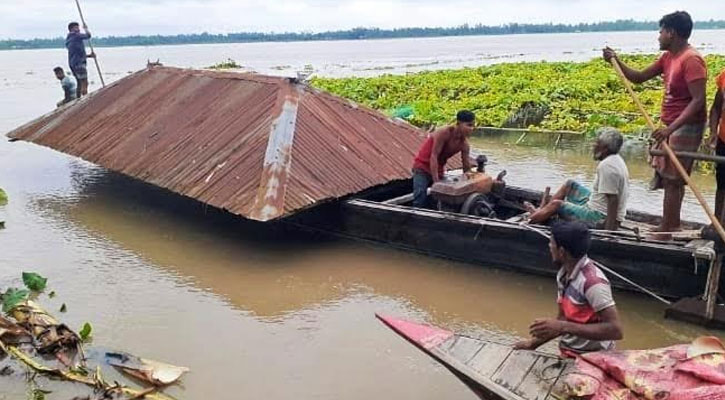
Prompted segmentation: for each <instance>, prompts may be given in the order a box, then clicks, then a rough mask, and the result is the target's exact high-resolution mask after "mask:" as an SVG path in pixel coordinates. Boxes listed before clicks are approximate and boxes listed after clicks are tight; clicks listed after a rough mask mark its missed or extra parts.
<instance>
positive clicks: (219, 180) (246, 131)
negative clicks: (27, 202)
mask: <svg viewBox="0 0 725 400" xmlns="http://www.w3.org/2000/svg"><path fill="white" fill-rule="evenodd" d="M8 136H9V137H11V138H14V139H20V140H25V141H29V142H33V143H37V144H39V145H43V146H47V147H50V148H53V149H55V150H58V151H61V152H63V153H67V154H70V155H73V156H77V157H80V158H82V159H84V160H87V161H90V162H92V163H95V164H98V165H100V166H102V167H105V168H107V169H110V170H113V171H117V172H120V173H123V174H125V175H129V176H132V177H134V178H138V179H140V180H143V181H145V182H148V183H151V184H153V185H156V186H160V187H163V188H166V189H168V190H171V191H173V192H176V193H179V194H181V195H184V196H188V197H192V198H194V199H197V200H199V201H201V202H203V203H206V204H209V205H212V206H214V207H218V208H221V209H225V210H227V211H229V212H232V213H234V214H237V215H240V216H243V217H246V218H250V219H254V220H258V221H269V220H273V219H276V218H279V217H283V216H286V215H290V214H292V213H294V212H295V211H298V210H301V209H304V208H307V207H309V206H311V205H313V204H315V203H318V202H321V201H325V200H330V199H335V198H339V197H343V196H346V195H348V194H352V193H357V192H360V191H362V190H365V189H368V188H371V187H374V186H377V185H381V184H385V183H388V182H390V181H393V180H399V179H405V178H408V177H409V176H410V169H411V166H412V161H413V158H414V156H415V152H416V151H417V149H418V146H419V145H420V144H421V143H422V141H423V135H422V132H421V131H419V130H417V129H415V128H414V127H412V126H410V125H407V124H405V123H401V122H396V121H393V120H391V119H389V118H387V117H386V116H384V115H383V114H381V113H378V112H376V111H373V110H370V109H368V108H364V107H361V106H358V105H356V104H354V103H352V102H350V101H347V100H344V99H341V98H339V97H335V96H332V95H330V94H327V93H324V92H321V91H318V90H315V89H313V88H310V87H308V86H306V85H304V84H298V83H295V82H293V81H291V80H290V79H288V78H277V77H269V76H262V75H254V74H240V73H231V72H217V71H199V70H189V69H178V68H168V67H150V68H148V69H145V70H142V71H139V72H136V73H134V74H132V75H129V76H127V77H125V78H123V79H121V80H119V81H117V82H115V83H113V84H112V85H109V86H107V87H106V88H104V89H101V90H99V91H97V92H95V93H92V94H91V95H89V96H87V97H85V98H83V99H82V100H79V101H77V102H76V103H73V104H72V105H69V106H67V107H63V108H60V109H58V110H56V111H53V112H51V113H49V114H47V115H45V116H43V117H40V118H38V119H36V120H35V121H32V122H30V123H28V124H26V125H24V126H22V127H20V128H17V129H16V130H14V131H12V132H10V133H9V134H8Z"/></svg>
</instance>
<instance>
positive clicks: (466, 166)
mask: <svg viewBox="0 0 725 400" xmlns="http://www.w3.org/2000/svg"><path fill="white" fill-rule="evenodd" d="M475 123H476V115H475V114H473V113H472V112H471V111H468V110H463V111H459V112H458V114H457V115H456V123H455V124H454V125H449V126H446V127H444V128H441V129H439V130H437V131H435V132H433V133H432V134H431V135H430V136H429V137H428V139H426V141H425V142H424V143H423V146H421V148H420V150H419V151H418V155H417V156H416V157H415V162H414V164H413V206H414V207H418V208H425V207H426V206H427V205H428V188H429V187H430V186H431V185H433V184H434V183H435V182H438V181H439V180H441V179H443V173H444V170H445V166H446V162H447V161H448V159H449V158H451V157H453V156H454V155H456V154H458V153H460V154H461V161H462V163H463V171H464V172H467V171H469V170H470V169H471V166H472V165H471V159H470V157H469V153H470V147H469V145H468V137H469V136H471V133H473V128H474V127H475Z"/></svg>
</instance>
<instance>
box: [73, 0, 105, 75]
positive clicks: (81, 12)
mask: <svg viewBox="0 0 725 400" xmlns="http://www.w3.org/2000/svg"><path fill="white" fill-rule="evenodd" d="M76 7H78V14H80V16H81V23H83V27H84V28H85V27H87V26H88V25H86V19H85V18H83V10H81V3H79V2H78V0H76ZM88 47H90V48H91V53H94V54H95V53H96V52H95V51H94V50H93V42H91V39H88ZM93 61H95V63H96V70H98V77H99V78H101V86H103V87H106V82H105V81H104V80H103V74H102V73H101V66H100V64H98V55H96V57H93Z"/></svg>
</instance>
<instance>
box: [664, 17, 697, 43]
mask: <svg viewBox="0 0 725 400" xmlns="http://www.w3.org/2000/svg"><path fill="white" fill-rule="evenodd" d="M692 25H693V24H692V18H691V17H690V14H688V13H687V12H686V11H675V12H673V13H672V14H667V15H665V16H664V17H662V19H661V20H660V28H664V29H668V30H670V31H672V32H675V33H676V34H677V36H679V37H681V38H683V39H689V38H690V35H691V34H692Z"/></svg>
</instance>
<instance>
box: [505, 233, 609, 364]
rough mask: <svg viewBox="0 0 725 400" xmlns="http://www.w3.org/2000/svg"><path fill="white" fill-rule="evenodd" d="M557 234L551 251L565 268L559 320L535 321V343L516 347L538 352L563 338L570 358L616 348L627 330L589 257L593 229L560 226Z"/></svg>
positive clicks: (532, 331)
mask: <svg viewBox="0 0 725 400" xmlns="http://www.w3.org/2000/svg"><path fill="white" fill-rule="evenodd" d="M551 233H552V236H551V239H550V241H549V251H550V252H551V258H552V261H553V263H554V265H555V266H557V267H559V272H558V273H557V276H556V283H557V294H558V296H557V303H558V304H559V315H558V316H557V318H556V319H537V320H536V321H534V323H533V324H532V325H531V327H530V328H529V331H530V334H531V336H532V338H531V339H529V340H526V341H523V342H519V343H517V344H516V348H517V349H522V350H535V349H536V348H538V347H539V346H541V345H543V344H544V343H547V342H549V341H550V340H552V339H555V338H557V337H561V340H560V342H559V348H560V350H561V352H562V354H563V355H565V356H573V355H575V354H580V353H587V352H592V351H601V350H611V349H613V348H614V341H615V340H621V339H622V327H621V325H620V323H619V314H618V312H617V307H616V305H615V303H614V297H613V296H612V288H611V285H610V284H609V280H608V279H607V277H606V276H605V275H604V273H603V272H602V271H601V270H600V269H599V268H598V267H597V266H596V264H595V263H594V262H593V261H592V260H590V259H589V257H588V256H587V252H588V251H589V246H590V242H591V238H590V233H589V228H587V226H586V225H585V224H584V223H582V222H559V223H557V224H555V225H554V226H553V227H552V229H551Z"/></svg>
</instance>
